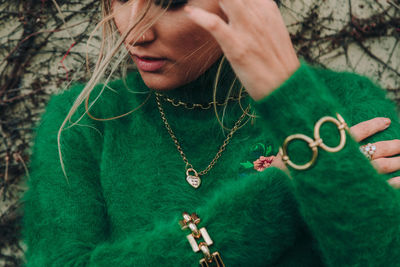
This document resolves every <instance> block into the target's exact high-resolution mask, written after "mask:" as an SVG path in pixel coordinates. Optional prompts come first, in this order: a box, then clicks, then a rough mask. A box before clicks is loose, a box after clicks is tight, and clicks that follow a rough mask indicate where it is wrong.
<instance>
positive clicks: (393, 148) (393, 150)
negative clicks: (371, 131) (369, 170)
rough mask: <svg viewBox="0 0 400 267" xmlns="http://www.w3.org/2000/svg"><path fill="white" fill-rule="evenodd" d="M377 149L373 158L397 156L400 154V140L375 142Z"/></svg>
mask: <svg viewBox="0 0 400 267" xmlns="http://www.w3.org/2000/svg"><path fill="white" fill-rule="evenodd" d="M374 145H375V147H376V150H375V153H374V154H372V159H373V160H374V159H379V158H385V157H391V156H395V155H397V154H400V140H398V139H395V140H389V141H380V142H376V143H374Z"/></svg>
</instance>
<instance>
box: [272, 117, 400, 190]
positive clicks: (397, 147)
mask: <svg viewBox="0 0 400 267" xmlns="http://www.w3.org/2000/svg"><path fill="white" fill-rule="evenodd" d="M390 123H391V121H390V119H388V118H381V117H377V118H374V119H371V120H368V121H363V122H360V123H358V124H356V125H354V126H353V127H351V128H350V133H351V135H352V136H353V138H354V139H355V140H356V141H357V142H360V141H362V140H364V139H366V138H367V137H370V136H372V135H374V134H376V133H378V132H381V131H383V130H385V129H387V128H388V127H389V126H390ZM373 145H375V146H376V152H375V153H374V154H373V155H372V159H371V163H372V165H373V166H374V167H375V169H376V170H377V171H378V172H379V173H391V172H395V171H398V170H400V157H399V156H398V157H391V156H395V155H397V154H400V140H398V139H396V140H388V141H380V142H376V143H373ZM389 157H390V158H389ZM271 166H275V167H277V168H279V169H281V170H283V171H285V172H286V173H287V174H289V170H288V169H287V167H286V165H285V164H284V163H283V161H282V157H281V155H280V154H279V153H278V155H276V157H275V159H274V161H273V162H272V164H271ZM289 177H290V176H289ZM388 183H389V184H390V185H391V186H392V187H393V188H396V189H400V177H394V178H391V179H389V180H388Z"/></svg>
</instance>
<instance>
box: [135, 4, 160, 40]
mask: <svg viewBox="0 0 400 267" xmlns="http://www.w3.org/2000/svg"><path fill="white" fill-rule="evenodd" d="M146 5H147V1H146V0H137V1H136V2H135V3H134V4H133V5H132V7H131V16H130V17H131V19H133V20H135V19H136V16H138V14H140V13H141V12H140V11H139V10H144V9H146ZM153 12H154V11H153V10H152V8H150V10H148V12H147V14H146V15H145V17H144V18H143V19H142V20H141V21H140V22H139V23H138V25H136V27H135V28H134V29H133V30H132V31H131V32H130V34H129V40H130V44H131V45H133V46H139V45H145V44H148V43H151V42H153V41H154V40H155V39H156V31H155V23H154V22H153V23H152V24H149V23H150V22H151V20H152V17H153V16H152V15H151V13H153ZM139 16H140V15H139Z"/></svg>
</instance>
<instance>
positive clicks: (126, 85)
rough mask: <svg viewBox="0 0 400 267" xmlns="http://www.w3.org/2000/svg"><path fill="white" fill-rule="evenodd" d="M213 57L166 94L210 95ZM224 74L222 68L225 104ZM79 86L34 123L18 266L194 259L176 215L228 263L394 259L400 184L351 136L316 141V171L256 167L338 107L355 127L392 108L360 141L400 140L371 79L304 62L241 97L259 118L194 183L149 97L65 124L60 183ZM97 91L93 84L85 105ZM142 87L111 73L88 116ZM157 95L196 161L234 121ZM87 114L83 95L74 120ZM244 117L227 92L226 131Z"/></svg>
mask: <svg viewBox="0 0 400 267" xmlns="http://www.w3.org/2000/svg"><path fill="white" fill-rule="evenodd" d="M216 66H217V64H215V65H214V66H212V67H211V68H210V69H209V70H208V71H207V72H206V73H205V74H203V75H202V76H200V77H199V78H198V79H197V80H195V81H193V82H191V83H189V84H187V85H185V86H182V87H180V88H176V89H174V90H170V91H168V92H165V95H167V96H169V97H171V98H174V99H175V100H182V101H186V102H189V103H207V102H209V101H211V99H212V81H213V78H214V75H215V71H216ZM231 77H232V71H231V69H230V67H225V68H224V71H223V75H222V82H221V84H220V89H219V91H218V94H217V98H218V99H219V100H221V99H223V97H224V95H226V92H227V90H228V88H229V87H228V86H229V85H230V84H231V79H230V78H231ZM82 88H83V84H75V85H74V86H72V87H71V88H70V89H69V90H67V91H65V92H63V93H62V94H58V95H54V96H53V97H52V98H51V99H50V102H49V103H48V106H47V109H46V111H45V112H44V114H43V115H42V118H41V121H40V123H39V124H38V126H37V127H36V130H35V140H34V146H33V154H32V157H31V160H30V165H29V170H30V176H29V177H26V180H27V184H28V186H29V187H28V191H27V192H26V193H25V194H24V195H23V198H22V201H23V204H24V217H23V222H22V223H23V231H22V237H23V240H24V241H25V242H26V244H27V247H28V249H27V251H26V254H25V256H26V259H27V263H26V265H25V266H32V267H34V266H107V267H109V266H119V267H122V266H198V262H199V259H201V258H202V255H201V254H202V253H201V252H199V253H194V252H193V251H192V249H191V247H190V245H189V243H188V241H187V239H186V235H187V234H188V232H187V231H182V230H181V229H180V226H179V225H178V221H179V220H180V219H182V215H181V214H182V212H184V211H186V212H188V213H192V212H196V213H197V214H198V216H199V217H200V218H201V222H200V224H199V227H206V229H207V230H208V233H209V235H210V237H211V238H212V239H213V241H214V244H213V245H212V246H210V250H211V251H212V252H214V251H218V252H220V254H221V257H222V259H223V261H224V262H225V265H226V266H228V267H229V266H400V191H398V190H395V189H393V188H392V187H391V186H390V185H389V184H388V183H387V179H389V178H391V177H394V176H395V175H396V173H394V174H390V175H383V174H378V173H377V172H376V171H375V169H374V168H373V167H372V165H371V164H370V162H369V161H368V159H367V158H365V157H364V155H362V153H360V151H359V145H360V144H358V143H357V142H356V141H354V140H353V139H352V138H351V137H350V135H349V134H348V133H347V142H346V145H345V147H344V148H343V149H342V150H341V151H339V152H337V153H329V152H326V151H324V150H322V149H319V155H318V159H317V162H316V164H315V165H314V166H313V167H312V168H310V169H308V170H305V171H299V170H294V169H291V168H289V171H290V175H289V176H290V177H291V178H289V176H288V175H287V174H286V173H285V172H284V171H282V170H280V169H278V168H276V167H269V168H266V169H265V170H264V171H261V172H258V171H256V170H254V169H253V168H252V162H253V161H254V160H256V159H257V158H258V157H260V156H268V155H275V154H276V153H277V151H278V148H279V146H280V145H281V144H282V143H283V140H284V139H285V138H286V137H287V136H288V135H292V134H295V133H302V134H305V135H308V136H310V137H312V136H313V129H314V125H315V123H316V121H317V120H318V119H320V118H321V117H323V116H335V113H336V112H338V113H339V114H341V115H342V116H343V117H344V119H345V120H346V122H347V123H348V125H349V126H353V125H355V124H357V123H359V122H362V121H365V120H368V119H372V118H374V117H378V116H379V117H381V116H382V117H389V118H391V120H392V124H391V126H390V127H389V128H388V129H386V130H385V131H383V132H380V133H378V134H376V135H374V136H372V137H370V138H368V139H367V140H365V141H364V142H363V143H366V142H376V141H378V140H389V139H396V138H399V136H400V125H399V122H398V118H397V115H396V108H395V105H394V104H393V103H392V102H391V101H390V100H388V99H387V98H386V97H385V92H384V90H382V89H381V88H379V87H378V86H377V85H376V83H374V82H372V81H371V80H370V79H368V78H366V77H361V76H358V75H356V74H353V73H348V72H340V73H339V72H334V71H331V70H326V69H322V68H319V67H316V66H311V65H310V64H308V63H306V62H304V61H303V60H302V61H301V67H300V68H299V69H298V70H297V71H296V72H295V73H294V74H293V75H292V76H291V77H290V78H289V79H288V80H286V81H285V82H284V83H283V84H282V85H281V86H280V87H279V88H278V89H276V90H275V91H274V92H273V93H272V94H271V95H269V96H267V97H265V98H264V99H262V100H259V101H254V100H252V99H251V98H250V97H247V98H245V99H244V100H243V103H242V105H243V106H244V107H246V106H247V104H251V106H252V111H255V112H256V114H257V118H256V119H254V120H253V121H252V122H251V121H248V123H247V124H245V125H244V126H243V127H241V128H240V129H239V130H238V131H237V132H236V133H235V134H234V135H233V137H232V139H231V141H230V143H229V144H228V146H227V148H226V150H225V151H224V152H223V153H222V156H221V158H220V159H219V160H218V162H217V163H216V165H215V166H214V167H213V168H212V169H211V170H210V171H209V172H208V173H207V174H206V175H204V176H203V177H202V184H201V186H200V187H199V188H198V189H194V188H192V187H191V186H190V185H189V184H188V183H187V182H186V181H185V178H186V176H185V163H184V162H183V160H182V158H181V156H180V154H179V153H178V151H177V149H176V147H175V145H174V143H173V142H172V140H171V138H170V136H169V134H168V132H167V130H166V129H165V126H164V123H163V121H162V120H161V117H160V114H159V111H158V109H157V104H156V101H155V96H154V94H152V95H151V96H150V98H149V99H148V100H147V101H146V102H145V104H144V105H143V106H142V107H141V108H140V109H138V110H137V111H135V112H133V113H130V114H129V115H127V116H124V117H122V118H119V119H115V120H109V121H95V120H93V119H91V118H90V117H89V116H88V115H87V114H85V115H84V116H83V118H82V120H81V121H80V122H79V125H75V126H73V127H70V128H68V129H67V130H65V131H63V132H62V136H61V147H62V155H63V159H64V163H65V168H66V172H67V175H68V178H69V184H68V183H67V181H66V179H65V178H64V176H63V173H62V169H61V166H60V162H59V155H58V148H57V131H58V129H59V127H60V125H61V123H62V121H63V119H64V118H65V116H66V115H67V112H68V111H69V108H70V106H71V105H72V103H73V101H74V99H75V98H76V96H77V95H78V93H79V92H80V91H81V89H82ZM224 88H225V89H224ZM235 88H237V87H234V90H236V89H235ZM101 89H102V85H100V84H99V85H97V86H96V88H95V91H94V92H93V93H92V94H91V96H90V98H89V102H90V103H89V105H90V104H91V103H93V101H94V99H95V98H96V97H98V96H99V93H100V92H101ZM148 90H149V89H148V88H147V87H146V86H145V85H144V83H143V81H142V80H141V77H140V75H139V74H138V73H137V72H135V71H132V72H129V74H128V75H127V77H126V78H121V79H120V80H114V81H111V82H109V83H108V87H106V88H105V89H104V91H102V94H101V95H100V97H99V98H98V100H97V101H96V102H95V103H94V105H93V106H92V107H91V109H90V113H91V114H92V115H93V116H95V117H97V118H110V117H113V116H118V115H121V114H124V113H126V112H129V111H130V110H132V109H134V108H135V107H137V106H139V105H140V104H141V103H142V102H144V101H145V100H146V97H147V94H145V93H144V92H147V91H148ZM162 105H163V107H164V109H165V114H166V117H167V119H168V121H169V123H170V125H171V128H172V129H173V131H174V132H175V134H176V137H177V139H178V140H179V142H180V144H181V145H182V149H183V150H184V152H185V154H186V156H187V158H188V160H189V162H190V163H191V164H192V165H193V166H194V168H195V169H196V170H198V171H201V170H203V169H204V168H206V167H207V166H208V164H209V163H210V161H211V160H212V159H213V157H214V156H215V154H216V152H217V151H218V149H219V147H220V146H221V145H222V143H223V141H224V139H225V138H226V135H227V133H228V131H225V132H224V131H223V130H222V128H221V126H220V124H219V123H218V122H217V120H216V117H215V113H214V110H213V109H208V110H201V109H193V110H188V109H185V108H184V107H182V106H179V107H174V106H173V105H171V104H170V103H169V102H167V101H163V102H162ZM84 111H85V109H84V104H82V105H81V106H80V108H79V109H78V112H77V113H76V114H75V115H74V116H73V121H76V120H77V119H78V118H79V117H80V116H81V115H83V113H84ZM219 111H221V108H219ZM241 114H242V111H241V109H240V107H239V105H238V102H237V101H231V102H229V104H228V107H227V110H226V112H225V116H224V120H223V122H224V124H225V125H226V126H227V127H228V128H230V127H232V126H233V125H234V123H235V122H236V121H237V119H238V118H239V117H240V115H241ZM321 133H322V138H323V139H324V142H325V143H326V144H328V145H330V146H336V145H337V144H338V140H339V138H338V136H339V135H338V130H337V128H336V126H334V125H333V124H331V123H327V124H326V125H325V126H324V127H322V129H321ZM289 154H290V156H291V158H292V159H293V161H295V162H296V163H299V164H300V163H304V162H307V161H308V160H309V159H310V156H311V153H310V151H309V148H307V145H305V143H304V142H300V141H299V142H294V143H293V144H292V145H291V146H290V149H289ZM397 175H398V174H397Z"/></svg>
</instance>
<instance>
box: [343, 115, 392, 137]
mask: <svg viewBox="0 0 400 267" xmlns="http://www.w3.org/2000/svg"><path fill="white" fill-rule="evenodd" d="M390 123H391V121H390V119H388V118H383V117H377V118H373V119H371V120H368V121H363V122H360V123H358V124H356V125H354V126H353V127H351V128H350V133H351V135H352V136H353V137H354V139H355V140H356V141H357V142H360V141H362V140H364V139H365V138H367V137H370V136H371V135H374V134H376V133H377V132H380V131H383V130H385V129H386V128H387V127H389V125H390Z"/></svg>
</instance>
